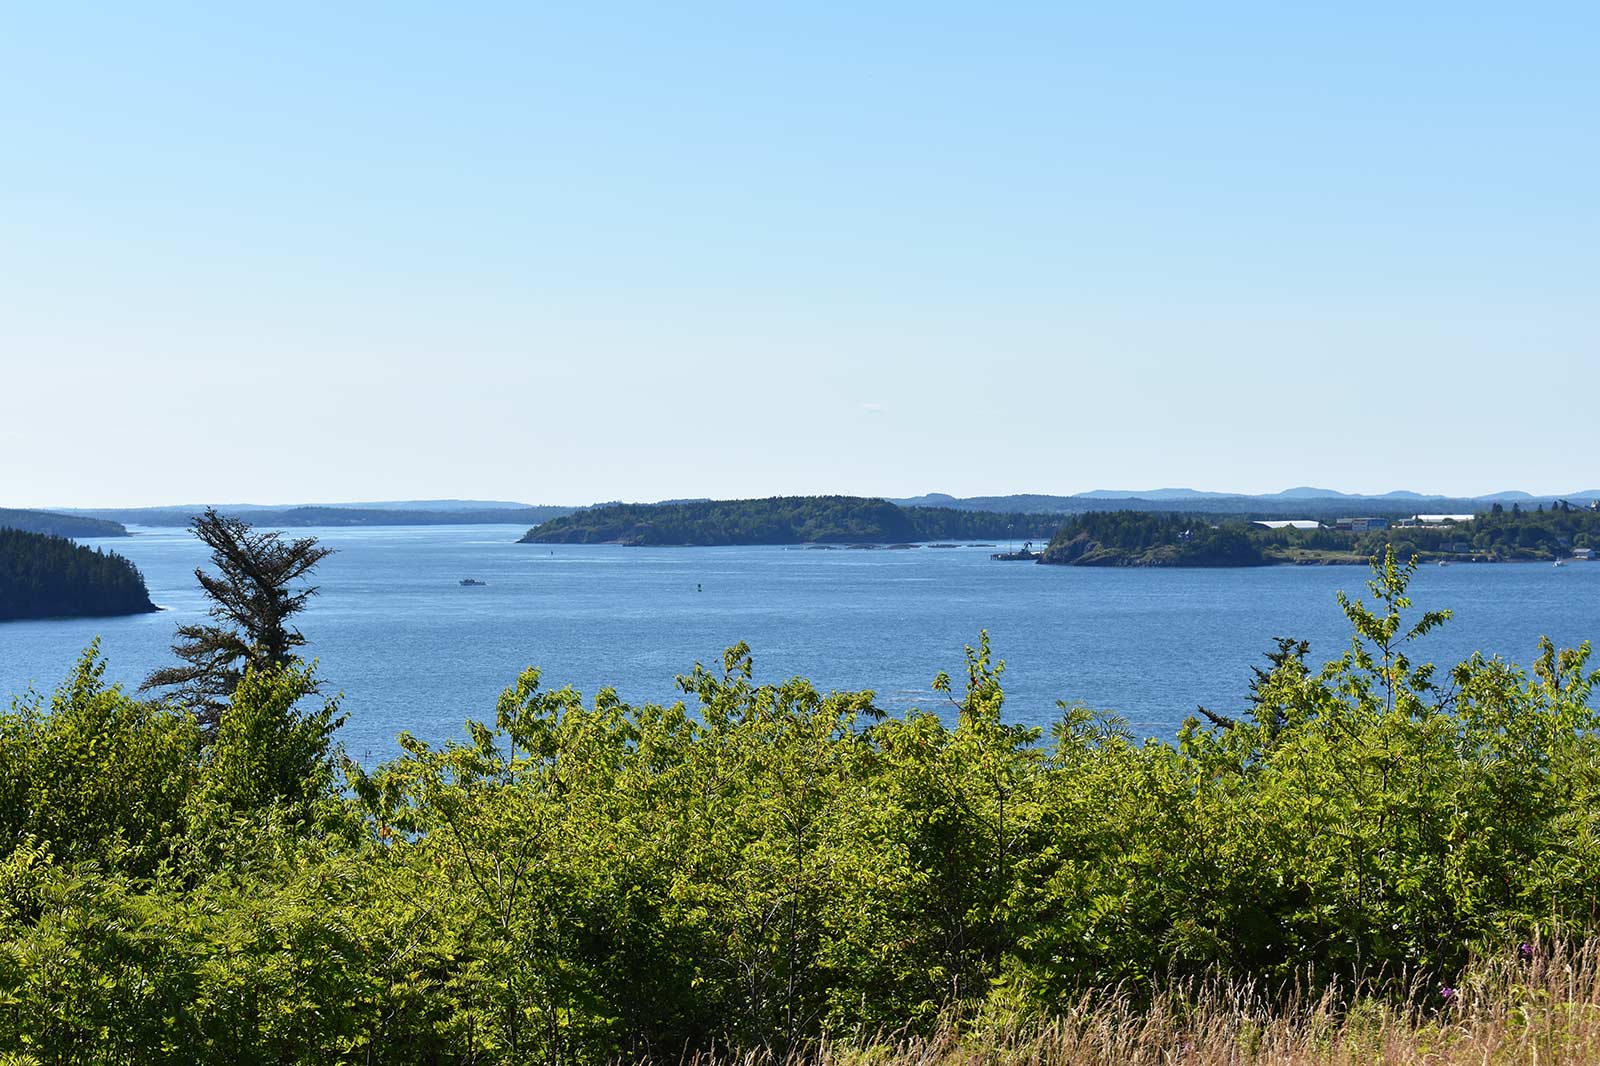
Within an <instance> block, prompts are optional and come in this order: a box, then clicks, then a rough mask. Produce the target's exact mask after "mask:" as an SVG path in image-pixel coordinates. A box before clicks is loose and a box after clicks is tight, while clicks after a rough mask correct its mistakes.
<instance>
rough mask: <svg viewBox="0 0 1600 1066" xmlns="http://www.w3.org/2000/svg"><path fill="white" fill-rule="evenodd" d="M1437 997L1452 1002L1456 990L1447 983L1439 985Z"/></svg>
mask: <svg viewBox="0 0 1600 1066" xmlns="http://www.w3.org/2000/svg"><path fill="white" fill-rule="evenodd" d="M1439 998H1440V999H1442V1000H1444V1001H1445V1002H1446V1003H1449V1002H1452V1001H1453V1000H1454V999H1455V998H1456V990H1455V989H1454V988H1452V987H1450V986H1449V985H1440V986H1439Z"/></svg>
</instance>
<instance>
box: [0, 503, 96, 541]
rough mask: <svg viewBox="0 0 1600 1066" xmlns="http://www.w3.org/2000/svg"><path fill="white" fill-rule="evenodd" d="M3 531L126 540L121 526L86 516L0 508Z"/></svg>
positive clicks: (0, 522)
mask: <svg viewBox="0 0 1600 1066" xmlns="http://www.w3.org/2000/svg"><path fill="white" fill-rule="evenodd" d="M0 528H3V529H20V530H23V531H24V532H27V533H49V534H51V535H52V536H57V537H126V536H127V535H128V531H127V529H126V528H124V527H123V525H122V523H120V522H109V521H106V520H105V519H103V518H88V517H85V516H83V515H72V514H56V513H55V512H54V511H19V510H13V509H11V508H7V507H0Z"/></svg>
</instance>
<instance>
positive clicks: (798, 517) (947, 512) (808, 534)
mask: <svg viewBox="0 0 1600 1066" xmlns="http://www.w3.org/2000/svg"><path fill="white" fill-rule="evenodd" d="M1060 521H1061V519H1060V516H1059V515H1040V514H1000V513H996V512H985V511H958V510H955V509H953V508H943V507H901V506H899V505H897V504H893V503H890V502H889V501H887V500H882V499H868V498H866V497H861V496H774V497H770V498H768V499H760V500H695V501H685V502H678V503H661V504H641V503H624V504H606V505H603V506H599V507H590V508H587V509H585V510H582V511H577V512H574V513H573V514H570V515H566V516H564V517H560V518H553V519H551V520H550V521H548V522H545V523H544V524H543V525H540V526H536V527H535V528H533V529H530V530H528V532H527V533H526V534H524V535H523V537H522V540H521V543H524V544H625V545H631V546H641V547H642V546H673V547H681V546H694V545H701V546H710V545H730V544H901V543H915V542H918V541H932V540H950V539H957V540H962V539H970V538H973V537H984V538H1001V537H1016V538H1018V539H1029V538H1032V539H1039V540H1043V539H1044V538H1045V537H1047V536H1049V534H1050V531H1051V530H1053V529H1054V528H1056V526H1057V525H1059V524H1060Z"/></svg>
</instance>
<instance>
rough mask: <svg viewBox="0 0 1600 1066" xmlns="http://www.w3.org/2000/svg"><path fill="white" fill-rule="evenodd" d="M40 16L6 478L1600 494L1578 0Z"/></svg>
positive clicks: (255, 489) (93, 495) (387, 490)
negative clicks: (1546, 0)
mask: <svg viewBox="0 0 1600 1066" xmlns="http://www.w3.org/2000/svg"><path fill="white" fill-rule="evenodd" d="M230 6H234V5H198V4H196V5H179V4H159V3H158V4H152V5H116V6H112V5H106V6H95V5H88V4H83V5H32V6H31V7H24V8H17V9H13V10H12V11H10V12H9V13H8V15H7V31H6V33H5V34H4V35H3V37H0V69H4V70H6V71H7V77H6V81H7V91H6V92H5V93H3V94H0V197H3V201H0V202H3V203H4V205H5V209H4V210H3V211H0V281H3V284H0V361H3V371H4V373H3V377H0V391H3V395H4V399H3V401H0V412H3V418H0V505H21V506H30V505H31V506H50V505H57V506H73V505H84V506H87V505H102V506H111V505H118V504H145V503H150V504H153V503H176V502H194V501H202V500H206V501H210V500H259V501H296V500H339V499H382V498H412V497H428V496H452V497H455V496H477V497H489V498H504V499H520V500H526V501H531V502H574V503H576V502H588V501H592V500H599V499H614V498H620V499H656V498H662V497H675V496H743V495H770V494H773V493H779V492H850V493H863V494H884V495H909V494H914V493H921V492H925V491H946V492H953V493H958V494H978V493H1001V492H1016V491H1034V492H1063V493H1065V492H1073V491H1078V490H1083V489H1089V488H1096V487H1119V488H1128V487H1132V488H1138V487H1153V486H1157V485H1193V486H1196V487H1201V488H1213V489H1231V490H1239V491H1260V490H1274V489H1279V488H1283V487H1286V486H1288V485H1291V484H1301V483H1311V484H1318V485H1327V486H1330V487H1334V488H1339V489H1344V490H1347V491H1383V490H1388V489H1393V488H1401V487H1405V488H1414V489H1419V490H1431V491H1440V492H1449V493H1475V492H1488V491H1495V490H1499V489H1505V488H1513V487H1515V488H1525V489H1528V490H1531V491H1547V492H1564V491H1573V490H1577V489H1582V488H1594V487H1600V466H1597V463H1596V454H1597V451H1600V448H1597V446H1600V433H1597V432H1596V429H1595V427H1596V425H1597V419H1596V418H1595V409H1596V402H1595V397H1596V383H1597V381H1600V301H1597V299H1596V279H1597V278H1600V208H1597V196H1596V192H1595V189H1596V187H1597V185H1596V182H1597V178H1596V175H1597V173H1600V138H1597V132H1600V129H1597V126H1600V120H1597V119H1596V116H1597V115H1600V73H1597V69H1596V65H1595V62H1594V46H1595V42H1596V40H1597V35H1600V14H1597V11H1600V9H1596V8H1594V7H1593V6H1592V5H1576V4H1574V5H1571V6H1560V5H1536V6H1535V5H1529V6H1521V5H1494V6H1490V5H1475V4H1450V5H1445V4H1437V5H1422V4H1418V5H1405V10H1404V11H1401V10H1397V8H1399V7H1400V5H1389V4H1383V5H1377V4H1373V5H1359V4H1346V5H1324V8H1325V9H1324V10H1320V11H1313V10H1299V9H1300V8H1309V6H1310V5H1283V4H1271V5H1267V4H1262V5H1198V4H1193V5H1189V4H1185V5H1178V4H1173V5H1142V6H1136V5H1093V6H1092V7H1091V6H1089V5H1083V6H1081V7H1075V6H1072V5H1061V4H1038V5H1034V4H1028V3H1019V4H1014V5H1010V6H1006V7H997V6H994V5H972V4H962V5H956V4H939V3H927V2H922V3H916V4H911V3H905V4H900V3H879V4H873V5H843V4H792V5H790V4H781V5H780V4H684V5H666V4H630V3H613V4H609V5H578V4H570V5H555V4H551V5H530V4H505V5H496V4H476V5H449V6H450V7H453V8H458V9H459V10H447V9H446V5H420V4H419V5H406V4H383V5H378V4H371V5H361V4H350V5H339V6H338V7H339V9H338V10H332V9H331V6H329V5H320V6H315V7H314V6H311V5H304V6H302V5H295V4H276V5H269V6H261V7H259V8H258V9H256V10H253V11H243V10H235V11H229V10H225V8H227V7H230Z"/></svg>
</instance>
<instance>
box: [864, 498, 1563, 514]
mask: <svg viewBox="0 0 1600 1066" xmlns="http://www.w3.org/2000/svg"><path fill="white" fill-rule="evenodd" d="M1593 498H1594V497H1593V496H1591V495H1590V494H1589V493H1587V492H1586V493H1583V494H1581V496H1574V497H1572V500H1571V501H1570V502H1571V503H1572V504H1573V505H1574V506H1578V505H1579V504H1580V501H1581V505H1582V506H1585V507H1586V506H1588V504H1589V501H1590V500H1591V499H1593ZM891 502H893V503H897V504H899V505H900V506H902V507H923V506H933V507H953V508H955V509H957V510H961V511H1004V512H1016V511H1026V512H1028V513H1030V514H1054V515H1061V516H1066V515H1076V514H1088V513H1094V512H1101V511H1146V512H1151V513H1157V514H1186V515H1187V514H1204V515H1211V516H1212V517H1213V518H1215V517H1216V516H1218V515H1228V516H1231V517H1236V518H1243V519H1256V518H1314V519H1317V520H1319V521H1331V520H1333V519H1338V518H1353V517H1358V516H1366V515H1371V516H1375V517H1381V518H1389V519H1396V518H1409V517H1410V516H1412V515H1414V514H1476V513H1477V512H1479V511H1483V510H1486V509H1487V508H1489V507H1490V506H1491V505H1493V504H1494V503H1495V501H1493V500H1487V499H1472V498H1463V497H1450V496H1394V497H1383V496H1300V495H1291V496H1284V495H1281V494H1277V495H1265V496H1199V495H1196V496H1153V497H1141V496H1047V495H1040V494H1033V493H1029V494H1019V495H1013V496H969V497H964V498H956V497H953V496H946V495H944V494H942V493H930V494H929V495H926V496H915V497H909V498H904V499H895V500H893V501H891ZM1560 503H1561V501H1560V500H1559V499H1553V498H1530V499H1527V500H1523V501H1521V503H1520V504H1519V506H1521V507H1523V508H1525V509H1528V510H1532V509H1533V508H1535V507H1538V506H1541V505H1542V506H1544V507H1546V508H1548V507H1549V506H1551V505H1552V504H1554V505H1556V506H1559V505H1560ZM1503 506H1504V507H1506V508H1508V509H1509V508H1510V507H1512V506H1513V504H1512V502H1511V501H1505V502H1504V503H1503Z"/></svg>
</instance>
